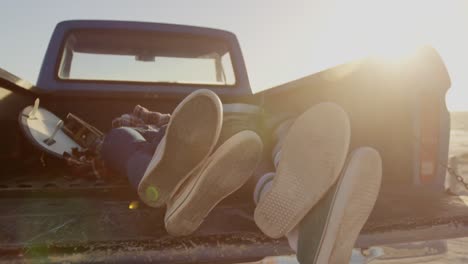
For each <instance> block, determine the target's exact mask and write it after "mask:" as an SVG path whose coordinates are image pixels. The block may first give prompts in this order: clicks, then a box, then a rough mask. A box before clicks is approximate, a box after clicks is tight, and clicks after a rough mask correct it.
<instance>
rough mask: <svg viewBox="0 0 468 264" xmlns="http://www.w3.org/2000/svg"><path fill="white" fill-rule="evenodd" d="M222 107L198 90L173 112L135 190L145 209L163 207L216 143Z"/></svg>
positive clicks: (216, 98) (211, 93) (205, 93)
mask: <svg viewBox="0 0 468 264" xmlns="http://www.w3.org/2000/svg"><path fill="white" fill-rule="evenodd" d="M221 124H222V105H221V101H220V100H219V98H218V97H217V96H216V94H215V93H213V92H211V91H209V90H198V91H195V92H193V93H192V94H190V95H189V96H187V97H186V98H185V99H184V100H183V101H182V102H181V103H180V104H179V105H178V106H177V108H176V109H175V110H174V112H173V114H172V117H171V119H170V121H169V124H168V127H167V130H166V135H165V136H164V138H163V139H162V141H161V143H160V144H159V146H158V148H157V149H156V151H155V153H154V155H153V158H152V160H151V162H150V164H149V165H148V168H147V169H146V171H145V174H144V176H143V178H142V180H141V181H140V184H139V186H138V195H139V196H140V198H141V200H142V201H143V202H144V203H146V204H147V205H149V206H152V207H160V206H163V205H164V204H165V203H166V201H167V199H168V198H169V197H170V196H171V194H172V193H173V191H174V190H175V189H176V188H177V187H178V186H179V185H180V184H181V183H182V182H183V181H184V179H186V178H187V176H188V175H189V174H190V172H191V171H192V170H194V169H196V167H197V166H199V165H200V164H202V162H203V161H204V160H206V158H207V157H208V155H209V154H210V153H211V152H212V151H213V148H214V146H215V144H216V142H217V140H218V137H219V134H220V131H221Z"/></svg>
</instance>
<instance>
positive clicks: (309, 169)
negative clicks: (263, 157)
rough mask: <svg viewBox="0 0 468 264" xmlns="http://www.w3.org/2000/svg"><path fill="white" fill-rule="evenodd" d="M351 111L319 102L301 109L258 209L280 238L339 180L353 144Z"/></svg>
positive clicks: (265, 227) (267, 228) (264, 226)
mask: <svg viewBox="0 0 468 264" xmlns="http://www.w3.org/2000/svg"><path fill="white" fill-rule="evenodd" d="M349 138H350V125H349V119H348V116H347V114H346V113H345V112H344V111H343V110H342V109H341V108H340V107H339V106H338V105H336V104H333V103H321V104H318V105H316V106H314V107H312V108H310V109H309V110H307V111H306V112H304V113H303V114H302V115H300V116H299V117H298V118H297V119H296V121H295V122H294V124H293V125H292V126H291V128H290V129H289V132H288V134H287V135H286V138H285V139H284V145H283V148H282V151H281V153H282V154H281V159H280V161H279V164H278V169H277V175H276V177H275V179H274V180H273V183H272V188H271V190H270V191H269V192H267V193H266V194H265V195H263V196H262V198H261V199H260V202H259V204H258V205H257V208H256V209H255V213H254V219H255V222H256V224H257V226H258V227H259V228H260V229H261V230H262V231H263V233H265V234H266V235H267V236H269V237H272V238H280V237H282V236H284V235H285V234H286V233H288V232H289V231H291V230H292V229H293V228H294V227H295V226H296V225H298V224H299V222H300V221H301V219H302V218H303V217H304V216H305V215H306V214H307V212H308V211H309V210H310V209H311V208H312V207H313V206H314V205H315V204H316V203H317V202H318V201H319V200H320V199H321V198H322V197H323V196H324V195H325V193H326V191H327V190H328V189H329V188H330V187H331V186H332V185H333V183H334V182H335V181H336V180H337V178H338V176H339V174H340V171H341V169H342V167H343V164H344V162H345V159H346V154H347V152H348V147H349Z"/></svg>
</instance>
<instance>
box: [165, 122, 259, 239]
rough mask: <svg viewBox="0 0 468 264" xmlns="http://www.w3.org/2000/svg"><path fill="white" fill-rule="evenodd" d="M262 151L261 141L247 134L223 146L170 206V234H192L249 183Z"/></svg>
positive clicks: (231, 139) (248, 132)
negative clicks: (217, 208) (231, 196)
mask: <svg viewBox="0 0 468 264" xmlns="http://www.w3.org/2000/svg"><path fill="white" fill-rule="evenodd" d="M262 148H263V144H262V141H261V139H260V137H259V136H258V135H257V134H256V133H254V132H252V131H248V130H246V131H242V132H239V133H237V134H235V135H234V136H232V137H231V138H229V139H228V140H227V141H226V142H224V143H223V144H222V145H221V146H220V147H219V148H218V149H217V150H216V151H215V152H214V153H213V155H211V156H210V158H209V159H208V161H207V163H206V165H205V166H204V167H203V169H202V170H201V172H200V173H199V174H198V175H197V176H196V177H194V178H193V180H192V181H191V182H190V183H188V184H187V185H186V186H184V188H183V190H181V194H180V195H179V196H178V198H177V199H176V200H175V201H173V202H172V203H171V205H170V207H169V208H168V210H167V212H166V217H165V224H166V230H167V232H168V233H169V234H171V235H175V236H183V235H189V234H191V233H193V232H194V231H195V230H196V229H197V228H198V227H199V226H200V225H201V224H202V222H203V220H204V219H205V217H206V216H207V215H208V214H209V212H210V211H211V210H212V209H213V208H214V207H215V206H216V205H217V204H218V203H219V202H220V201H221V200H223V199H224V198H225V197H227V196H228V195H230V194H231V193H233V192H234V191H236V190H237V189H239V188H240V187H241V186H242V185H244V183H245V182H246V181H247V180H248V179H249V177H250V176H251V175H252V173H253V172H254V170H255V168H256V166H257V164H258V162H259V160H260V157H261V153H262Z"/></svg>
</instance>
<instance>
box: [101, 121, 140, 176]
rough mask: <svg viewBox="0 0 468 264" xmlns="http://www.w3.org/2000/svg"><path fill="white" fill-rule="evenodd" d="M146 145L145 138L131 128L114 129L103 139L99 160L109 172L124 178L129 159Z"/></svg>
mask: <svg viewBox="0 0 468 264" xmlns="http://www.w3.org/2000/svg"><path fill="white" fill-rule="evenodd" d="M148 144H149V143H148V142H147V141H146V140H145V138H143V136H142V135H141V134H140V133H138V132H137V131H136V130H134V129H132V128H129V127H121V128H114V129H112V130H111V131H110V132H109V133H107V135H106V137H105V138H104V141H103V143H102V147H101V158H102V160H103V162H104V164H105V165H106V166H107V167H108V168H109V169H110V170H111V171H113V172H115V173H117V174H118V175H120V176H126V175H127V168H126V164H127V162H128V160H129V159H130V157H131V156H132V155H133V154H134V153H135V152H137V151H138V150H139V149H141V148H145V147H146V146H147V145H148Z"/></svg>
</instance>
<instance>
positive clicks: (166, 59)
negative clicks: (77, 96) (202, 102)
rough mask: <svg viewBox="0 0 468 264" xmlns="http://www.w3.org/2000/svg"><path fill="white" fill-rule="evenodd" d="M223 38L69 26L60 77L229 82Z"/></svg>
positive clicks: (232, 81)
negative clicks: (70, 30)
mask: <svg viewBox="0 0 468 264" xmlns="http://www.w3.org/2000/svg"><path fill="white" fill-rule="evenodd" d="M228 47H229V45H228V43H226V41H225V40H223V39H218V38H213V37H206V36H197V35H189V34H180V33H168V32H150V31H146V32H135V31H123V30H75V31H72V32H70V33H69V34H68V35H67V37H66V39H65V42H64V45H63V48H62V55H61V59H60V63H59V67H58V73H57V74H58V77H59V78H60V79H62V80H82V81H113V82H147V83H174V84H200V85H227V86H231V85H234V84H235V82H236V80H235V74H234V69H233V64H232V61H231V55H230V52H229V48H228Z"/></svg>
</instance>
